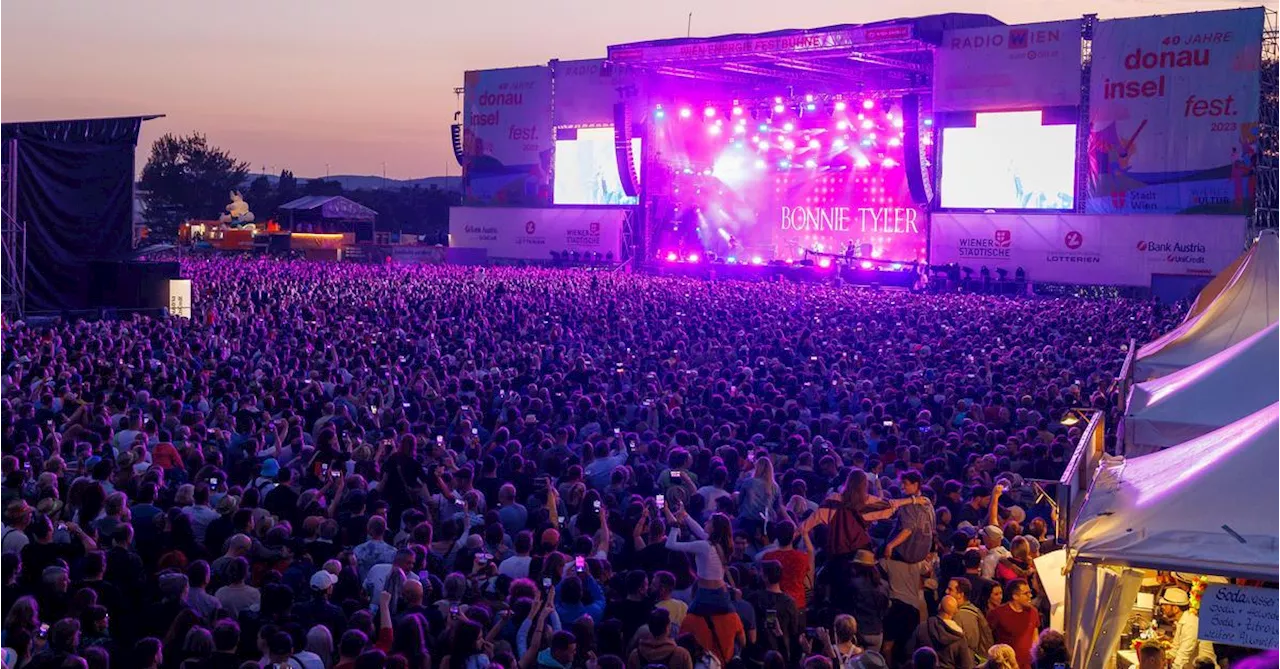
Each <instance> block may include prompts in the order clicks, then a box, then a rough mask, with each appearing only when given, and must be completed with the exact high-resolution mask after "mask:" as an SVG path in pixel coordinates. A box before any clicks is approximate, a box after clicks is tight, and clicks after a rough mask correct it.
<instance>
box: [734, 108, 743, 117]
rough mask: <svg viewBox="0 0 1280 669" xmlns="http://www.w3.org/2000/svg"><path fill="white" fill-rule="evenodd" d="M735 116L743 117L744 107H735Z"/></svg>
mask: <svg viewBox="0 0 1280 669" xmlns="http://www.w3.org/2000/svg"><path fill="white" fill-rule="evenodd" d="M733 115H734V116H742V107H734V108H733Z"/></svg>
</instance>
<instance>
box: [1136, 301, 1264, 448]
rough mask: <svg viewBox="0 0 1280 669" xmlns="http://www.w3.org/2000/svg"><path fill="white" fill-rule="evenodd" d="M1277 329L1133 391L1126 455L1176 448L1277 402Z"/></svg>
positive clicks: (1142, 384) (1258, 334) (1140, 385)
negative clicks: (1170, 447) (1176, 445)
mask: <svg viewBox="0 0 1280 669" xmlns="http://www.w3.org/2000/svg"><path fill="white" fill-rule="evenodd" d="M1278 369H1280V326H1277V325H1276V324H1274V323H1273V324H1272V325H1269V326H1267V327H1266V328H1263V330H1262V331H1261V332H1258V333H1256V334H1254V335H1253V336H1251V337H1249V338H1247V339H1245V340H1244V341H1242V342H1240V343H1238V344H1236V345H1234V346H1232V347H1231V348H1228V349H1227V350H1225V351H1222V352H1219V353H1216V354H1214V355H1212V356H1210V357H1209V358H1207V359H1205V360H1203V361H1201V362H1198V363H1196V364H1194V365H1192V366H1190V367H1186V368H1183V369H1180V370H1178V371H1176V372H1174V373H1172V374H1169V375H1168V376H1163V377H1160V378H1158V379H1155V380H1153V381H1147V382H1146V383H1140V384H1138V385H1136V386H1134V387H1133V390H1132V392H1131V393H1130V395H1129V401H1128V403H1127V404H1126V407H1127V410H1126V415H1125V419H1124V443H1125V451H1124V452H1125V455H1126V456H1128V457H1134V456H1136V455H1143V454H1145V453H1150V452H1152V451H1154V450H1158V449H1161V448H1165V447H1168V446H1173V445H1175V444H1180V443H1182V442H1184V441H1187V440H1190V439H1194V438H1196V437H1199V436H1200V435H1203V434H1207V433H1209V432H1212V431H1213V430H1216V429H1218V428H1220V427H1222V426H1224V425H1229V424H1231V423H1233V422H1235V421H1237V420H1240V419H1241V418H1244V417H1245V416H1248V415H1249V414H1251V413H1253V412H1255V411H1257V410H1259V409H1262V408H1264V407H1267V406H1270V405H1271V404H1274V403H1276V402H1278V401H1280V393H1277V387H1276V370H1278Z"/></svg>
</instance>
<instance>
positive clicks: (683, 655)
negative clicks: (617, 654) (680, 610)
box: [627, 607, 693, 669]
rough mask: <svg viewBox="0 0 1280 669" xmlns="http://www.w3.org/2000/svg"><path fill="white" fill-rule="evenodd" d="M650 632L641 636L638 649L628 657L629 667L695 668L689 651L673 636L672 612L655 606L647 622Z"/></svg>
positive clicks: (642, 668)
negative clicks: (677, 643) (678, 644)
mask: <svg viewBox="0 0 1280 669" xmlns="http://www.w3.org/2000/svg"><path fill="white" fill-rule="evenodd" d="M646 626H647V627H648V630H649V634H648V636H645V637H643V638H641V639H640V640H639V641H638V642H637V645H636V649H635V650H633V651H631V656H630V657H629V658H628V659H627V669H645V668H646V667H649V666H651V665H655V664H657V665H662V666H665V667H670V668H671V669H693V659H692V658H691V657H690V656H689V651H687V650H685V649H684V648H681V647H680V646H677V645H676V642H675V641H674V640H672V638H671V614H670V613H669V612H668V611H667V610H666V609H664V608H661V607H657V608H654V609H653V611H652V612H650V614H649V620H648V622H647V623H646Z"/></svg>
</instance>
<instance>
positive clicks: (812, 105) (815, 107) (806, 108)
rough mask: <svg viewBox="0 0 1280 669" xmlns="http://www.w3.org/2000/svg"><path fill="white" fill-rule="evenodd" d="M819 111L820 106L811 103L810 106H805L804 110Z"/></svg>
mask: <svg viewBox="0 0 1280 669" xmlns="http://www.w3.org/2000/svg"><path fill="white" fill-rule="evenodd" d="M817 109H818V105H816V104H814V103H812V102H810V103H809V104H807V105H805V106H804V110H805V111H816V110H817Z"/></svg>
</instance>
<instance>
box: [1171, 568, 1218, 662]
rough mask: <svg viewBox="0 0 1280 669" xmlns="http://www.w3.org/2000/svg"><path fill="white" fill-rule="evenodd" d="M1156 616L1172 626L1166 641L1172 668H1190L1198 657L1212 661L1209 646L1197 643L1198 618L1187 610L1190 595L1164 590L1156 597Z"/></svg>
mask: <svg viewBox="0 0 1280 669" xmlns="http://www.w3.org/2000/svg"><path fill="white" fill-rule="evenodd" d="M1160 614H1161V616H1163V617H1164V619H1165V620H1166V621H1169V622H1171V623H1173V638H1172V639H1171V640H1170V642H1169V653H1170V654H1171V655H1172V657H1171V658H1170V660H1169V661H1170V664H1171V666H1172V667H1173V669H1191V665H1192V663H1193V662H1195V660H1196V659H1198V658H1200V657H1208V658H1209V659H1213V658H1214V651H1213V644H1212V643H1209V642H1207V641H1200V640H1199V639H1200V617H1199V616H1198V615H1197V614H1196V612H1195V611H1192V610H1191V596H1190V595H1189V594H1188V593H1187V591H1186V590H1184V589H1182V588H1179V587H1171V588H1165V590H1164V593H1163V594H1161V595H1160Z"/></svg>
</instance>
